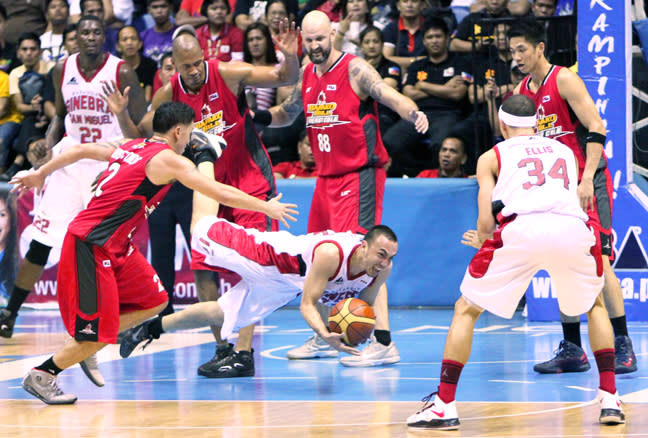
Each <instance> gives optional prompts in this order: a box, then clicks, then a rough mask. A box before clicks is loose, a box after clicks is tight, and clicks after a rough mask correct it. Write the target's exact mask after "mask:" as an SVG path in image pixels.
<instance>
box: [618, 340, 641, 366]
mask: <svg viewBox="0 0 648 438" xmlns="http://www.w3.org/2000/svg"><path fill="white" fill-rule="evenodd" d="M614 354H615V356H616V363H615V367H614V374H628V373H634V372H635V371H637V358H636V357H635V354H634V350H633V349H632V341H631V340H630V338H629V337H627V336H617V337H616V338H614Z"/></svg>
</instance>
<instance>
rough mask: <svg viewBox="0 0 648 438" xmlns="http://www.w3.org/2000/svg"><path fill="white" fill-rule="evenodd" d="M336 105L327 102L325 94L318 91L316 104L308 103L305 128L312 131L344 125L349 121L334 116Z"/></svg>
mask: <svg viewBox="0 0 648 438" xmlns="http://www.w3.org/2000/svg"><path fill="white" fill-rule="evenodd" d="M336 108H337V103H335V102H327V101H326V94H325V93H324V91H320V93H319V95H318V96H317V102H315V103H309V104H308V105H307V107H306V112H308V113H310V115H308V116H307V117H306V126H307V127H309V128H314V129H326V128H330V127H331V126H336V125H346V124H347V123H351V122H350V121H343V120H340V116H339V115H337V114H335V110H336Z"/></svg>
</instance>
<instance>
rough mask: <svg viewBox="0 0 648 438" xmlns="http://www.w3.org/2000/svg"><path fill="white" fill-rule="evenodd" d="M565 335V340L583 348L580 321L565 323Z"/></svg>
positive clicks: (563, 325) (563, 324) (563, 326)
mask: <svg viewBox="0 0 648 438" xmlns="http://www.w3.org/2000/svg"><path fill="white" fill-rule="evenodd" d="M562 328H563V335H564V336H565V340H566V341H569V342H571V343H572V344H576V345H578V346H579V347H580V346H581V334H580V321H579V322H563V323H562Z"/></svg>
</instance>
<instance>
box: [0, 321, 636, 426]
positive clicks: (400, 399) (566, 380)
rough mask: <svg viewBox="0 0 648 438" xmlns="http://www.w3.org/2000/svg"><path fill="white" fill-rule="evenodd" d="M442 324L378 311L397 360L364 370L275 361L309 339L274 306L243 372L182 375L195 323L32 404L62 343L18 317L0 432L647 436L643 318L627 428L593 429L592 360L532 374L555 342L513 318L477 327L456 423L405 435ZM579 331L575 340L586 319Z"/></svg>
mask: <svg viewBox="0 0 648 438" xmlns="http://www.w3.org/2000/svg"><path fill="white" fill-rule="evenodd" d="M450 318H451V310H447V309H446V310H431V309H409V310H404V309H397V310H394V311H393V312H391V317H390V319H391V324H392V331H393V339H394V341H395V342H396V344H397V346H398V348H399V350H400V354H401V362H400V363H398V364H396V365H394V366H389V367H377V368H345V367H343V366H341V365H340V364H339V363H338V362H337V360H335V359H326V360H314V361H288V360H286V359H285V351H287V350H288V349H290V348H292V347H293V346H296V345H299V344H300V343H301V342H303V341H304V340H305V339H306V338H307V337H308V336H309V332H308V330H306V329H305V323H304V322H303V320H302V319H301V316H300V315H299V311H298V310H296V309H287V310H282V311H279V312H277V313H275V314H274V315H272V316H271V317H270V318H268V319H266V320H265V321H264V324H263V325H262V326H260V327H258V328H257V335H255V340H254V348H255V350H256V351H255V362H256V374H255V377H251V378H240V379H205V378H203V377H199V376H197V375H196V368H197V367H198V366H199V365H200V364H201V363H202V362H204V361H206V360H207V359H209V358H210V357H211V355H212V354H213V346H212V344H211V343H210V340H211V335H210V334H209V333H208V332H207V331H193V332H181V333H175V334H168V335H164V336H163V337H162V338H161V339H160V340H159V341H155V342H154V343H152V344H151V345H150V346H149V347H147V348H146V349H145V350H143V351H137V352H136V353H135V354H134V355H133V357H131V358H129V359H126V360H121V359H119V357H118V354H117V349H116V347H115V346H110V347H108V348H106V349H104V350H103V351H102V352H100V355H99V359H100V362H101V370H102V372H103V374H104V376H105V377H106V386H105V387H103V388H96V387H94V386H93V385H92V384H91V383H89V382H88V381H87V379H86V378H85V376H84V375H83V373H82V372H81V370H80V369H79V368H78V367H73V368H72V369H70V370H66V371H65V372H64V373H62V374H61V377H60V385H61V387H62V388H63V389H64V391H66V392H72V393H75V394H76V395H77V396H78V397H79V400H78V401H77V403H76V404H74V405H71V406H46V405H44V404H43V403H42V402H41V401H39V400H36V399H34V398H33V397H31V396H30V395H29V394H27V393H26V392H24V391H23V390H22V388H21V387H20V381H21V378H22V375H23V374H24V373H25V372H26V371H27V370H29V369H30V368H31V367H33V366H34V365H37V364H39V363H41V362H42V361H43V360H44V359H46V358H47V357H49V356H50V355H51V353H52V352H53V351H55V350H56V349H57V348H58V347H59V346H60V345H61V344H62V343H63V342H64V339H65V338H64V335H63V333H62V327H61V324H60V322H59V319H58V314H57V313H56V312H53V311H38V312H36V311H34V312H29V311H25V312H23V313H21V315H20V318H19V320H18V326H17V328H16V332H15V334H14V337H13V338H11V339H9V340H4V339H1V340H0V437H5V436H6V437H17V438H21V437H39V438H40V437H61V438H63V437H65V438H68V437H128V438H153V437H156V438H160V437H182V438H192V437H223V438H247V437H273V438H274V437H286V438H291V437H298V438H319V437H366V438H369V437H372V438H373V437H376V438H383V437H384V438H387V437H390V438H391V437H408V436H411V437H419V436H422V437H432V436H442V437H454V436H457V437H458V436H461V437H477V436H479V437H500V436H501V437H534V438H540V437H556V436H566V437H599V436H606V437H607V436H628V437H638V436H644V437H648V377H647V376H648V359H647V357H648V354H646V353H645V352H647V351H648V326H647V325H646V324H638V323H631V324H630V331H631V335H632V338H633V341H634V344H635V351H636V353H637V358H638V363H639V371H638V372H636V373H633V374H629V375H625V376H619V378H618V380H617V387H618V389H619V393H620V394H621V395H622V399H623V400H624V401H625V404H624V406H623V407H624V410H625V412H626V415H627V417H628V423H627V424H626V425H621V426H614V427H603V426H600V425H599V424H598V421H597V420H598V413H599V412H598V406H597V405H596V404H593V403H592V400H593V399H594V397H595V394H596V392H595V390H594V389H595V388H596V386H597V384H598V377H597V373H596V370H595V365H594V363H592V367H593V369H592V370H590V371H588V372H586V373H577V374H564V375H549V376H542V375H538V374H536V373H534V372H533V371H532V365H533V363H535V362H536V361H538V360H544V359H546V358H548V357H550V355H551V352H552V350H553V349H554V348H556V346H557V343H558V341H559V340H560V337H561V336H560V325H559V324H555V323H551V324H548V323H529V322H527V321H526V320H525V319H523V318H522V317H520V316H519V315H516V316H515V318H514V319H513V320H503V319H500V318H496V317H492V316H486V317H485V318H482V319H480V321H479V322H478V325H477V331H476V333H475V341H474V344H473V353H472V356H471V361H470V362H469V363H468V365H467V366H466V368H465V369H464V371H463V373H462V378H461V381H460V383H459V389H458V392H457V399H458V405H457V406H458V411H459V416H460V421H461V429H460V431H457V432H434V431H424V432H419V431H408V429H407V427H406V426H405V419H406V418H407V416H408V415H410V414H411V413H413V412H414V411H415V410H417V409H418V408H419V407H420V406H421V403H420V402H419V401H418V400H419V399H420V398H421V397H423V396H424V395H426V394H428V393H430V392H432V391H434V390H436V387H437V385H438V374H439V363H440V359H441V353H442V350H443V342H444V339H445V334H446V332H447V327H448V325H449V322H450ZM583 330H584V333H583V338H584V339H586V325H583ZM586 351H587V352H588V354H589V355H590V359H591V360H592V361H593V357H591V356H592V355H591V351H590V350H589V347H588V346H586Z"/></svg>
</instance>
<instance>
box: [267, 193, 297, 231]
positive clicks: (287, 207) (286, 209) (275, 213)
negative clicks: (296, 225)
mask: <svg viewBox="0 0 648 438" xmlns="http://www.w3.org/2000/svg"><path fill="white" fill-rule="evenodd" d="M282 196H283V194H281V193H279V194H278V195H277V196H275V197H274V198H272V199H271V200H269V201H268V202H266V204H267V207H268V211H267V212H266V214H267V215H268V216H270V217H271V218H272V219H277V220H279V221H281V223H282V224H284V226H285V227H286V228H290V225H288V222H286V219H288V220H291V221H293V222H297V218H296V217H294V216H293V215H298V214H299V212H298V211H297V210H296V208H297V204H284V203H283V202H279V201H280V200H281V197H282Z"/></svg>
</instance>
